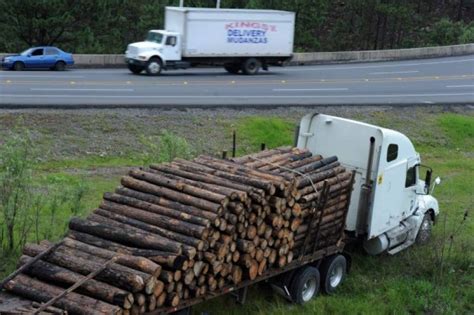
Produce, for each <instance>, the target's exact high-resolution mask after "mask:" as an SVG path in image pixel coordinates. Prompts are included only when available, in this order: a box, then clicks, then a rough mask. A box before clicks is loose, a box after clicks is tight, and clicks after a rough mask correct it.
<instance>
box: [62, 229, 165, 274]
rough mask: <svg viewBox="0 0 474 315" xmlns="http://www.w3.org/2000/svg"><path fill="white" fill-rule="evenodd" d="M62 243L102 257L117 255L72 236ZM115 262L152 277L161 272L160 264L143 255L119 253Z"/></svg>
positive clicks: (109, 257) (107, 257)
mask: <svg viewBox="0 0 474 315" xmlns="http://www.w3.org/2000/svg"><path fill="white" fill-rule="evenodd" d="M63 242H64V245H65V246H68V247H70V248H74V249H76V250H79V251H83V252H86V253H89V254H92V255H95V256H98V257H101V258H104V259H111V258H112V257H115V256H117V253H116V252H113V251H110V250H107V249H103V248H100V247H96V246H93V245H89V244H86V243H82V242H80V241H77V240H74V239H72V238H69V237H66V238H64V240H63ZM116 262H117V263H118V264H120V265H123V266H127V267H130V268H132V269H136V270H139V271H142V272H145V273H148V274H150V275H153V276H154V277H158V276H159V275H160V272H161V266H160V265H158V264H156V263H154V262H153V261H151V260H149V259H147V258H144V257H137V256H132V255H127V254H119V255H118V258H117V260H116Z"/></svg>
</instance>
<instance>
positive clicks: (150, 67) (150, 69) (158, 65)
mask: <svg viewBox="0 0 474 315" xmlns="http://www.w3.org/2000/svg"><path fill="white" fill-rule="evenodd" d="M162 69H163V62H162V61H161V59H160V58H151V59H150V60H149V61H148V63H147V64H146V69H145V70H146V73H147V74H148V75H159V74H160V73H161V70H162Z"/></svg>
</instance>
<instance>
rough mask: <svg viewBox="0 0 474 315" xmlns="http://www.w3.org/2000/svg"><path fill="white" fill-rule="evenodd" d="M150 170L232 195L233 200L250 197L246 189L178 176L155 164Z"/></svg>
mask: <svg viewBox="0 0 474 315" xmlns="http://www.w3.org/2000/svg"><path fill="white" fill-rule="evenodd" d="M150 172H152V173H156V174H160V175H162V176H166V177H168V178H170V179H173V180H176V181H182V182H183V183H185V184H188V185H192V186H195V187H198V188H201V189H205V190H208V191H211V192H214V193H217V194H220V195H223V196H228V197H230V199H231V200H240V201H242V202H244V201H246V200H247V198H248V196H247V193H246V192H245V191H240V190H235V189H232V188H228V187H224V186H221V185H215V184H210V183H206V182H203V181H196V180H192V179H188V178H186V176H184V177H182V176H177V175H174V174H171V173H169V172H166V171H161V170H159V168H158V169H157V168H154V167H153V165H152V166H151V170H150Z"/></svg>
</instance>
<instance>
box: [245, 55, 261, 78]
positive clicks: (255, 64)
mask: <svg viewBox="0 0 474 315" xmlns="http://www.w3.org/2000/svg"><path fill="white" fill-rule="evenodd" d="M260 67H261V63H260V61H258V59H256V58H248V59H245V60H244V62H243V63H242V72H243V73H244V74H247V75H253V74H257V73H258V70H260Z"/></svg>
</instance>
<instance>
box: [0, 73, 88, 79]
mask: <svg viewBox="0 0 474 315" xmlns="http://www.w3.org/2000/svg"><path fill="white" fill-rule="evenodd" d="M6 77H8V78H9V79H14V78H47V79H84V78H85V76H83V75H46V74H45V75H37V74H31V75H30V74H15V75H10V74H9V75H5V76H3V75H2V74H1V72H0V78H6Z"/></svg>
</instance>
